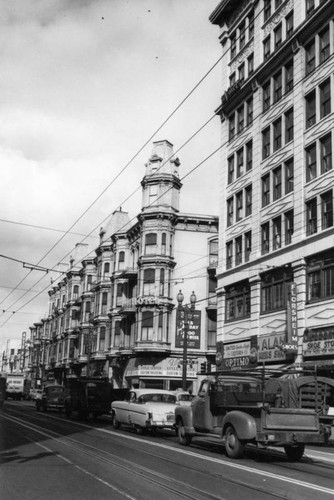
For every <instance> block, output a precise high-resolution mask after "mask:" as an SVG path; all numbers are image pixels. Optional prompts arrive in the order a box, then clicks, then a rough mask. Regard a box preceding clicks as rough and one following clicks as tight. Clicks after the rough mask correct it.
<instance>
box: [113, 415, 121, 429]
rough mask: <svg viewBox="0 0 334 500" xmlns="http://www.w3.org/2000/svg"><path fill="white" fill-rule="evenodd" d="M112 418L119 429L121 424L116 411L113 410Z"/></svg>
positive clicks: (115, 427)
mask: <svg viewBox="0 0 334 500" xmlns="http://www.w3.org/2000/svg"><path fill="white" fill-rule="evenodd" d="M111 419H112V425H113V427H114V429H119V428H120V426H121V424H120V423H119V421H118V420H117V417H116V413H115V412H114V411H113V412H112V415H111Z"/></svg>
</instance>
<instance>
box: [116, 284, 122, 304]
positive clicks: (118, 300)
mask: <svg viewBox="0 0 334 500" xmlns="http://www.w3.org/2000/svg"><path fill="white" fill-rule="evenodd" d="M122 301H123V284H122V283H117V287H116V306H121V305H122Z"/></svg>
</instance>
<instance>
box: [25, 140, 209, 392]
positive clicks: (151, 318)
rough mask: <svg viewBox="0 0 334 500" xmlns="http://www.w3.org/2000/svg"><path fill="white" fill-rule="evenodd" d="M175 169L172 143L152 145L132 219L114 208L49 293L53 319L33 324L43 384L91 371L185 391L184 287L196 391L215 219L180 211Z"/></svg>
mask: <svg viewBox="0 0 334 500" xmlns="http://www.w3.org/2000/svg"><path fill="white" fill-rule="evenodd" d="M179 167H180V162H179V159H178V158H175V157H174V154H173V145H172V144H171V143H169V142H168V141H158V142H155V143H154V144H153V152H152V155H151V157H150V158H149V161H148V162H147V164H146V165H145V170H146V171H145V175H144V177H143V179H142V182H141V186H142V207H141V211H140V213H139V214H138V216H137V217H136V219H135V220H134V221H131V220H130V218H129V216H128V214H127V213H126V212H124V211H122V210H118V211H115V212H114V213H113V215H112V217H111V219H110V221H109V222H108V224H106V226H105V227H102V228H101V229H100V234H99V235H100V242H99V245H98V247H97V248H96V249H95V252H94V255H91V254H89V252H88V249H87V248H85V245H82V244H80V245H78V246H77V248H76V251H75V253H74V255H73V258H72V259H71V261H70V265H69V267H68V269H67V270H66V271H65V272H64V274H63V276H62V277H61V279H60V280H58V281H57V283H54V284H53V286H52V287H51V289H50V290H49V313H48V316H47V317H45V318H43V319H42V321H41V322H40V323H35V324H34V326H33V327H31V341H32V343H33V345H35V344H36V342H35V340H36V339H37V345H38V341H40V346H39V350H40V353H39V355H37V360H38V362H39V364H40V366H41V371H42V374H41V378H42V379H43V380H44V381H45V380H52V379H55V380H57V381H58V382H64V381H65V380H66V379H67V378H68V377H80V376H85V375H87V374H89V375H101V376H105V377H108V378H109V379H110V380H111V381H112V382H113V384H114V387H127V386H128V387H154V388H164V389H171V390H175V389H177V388H179V387H181V385H182V380H181V378H182V356H183V339H184V327H183V325H184V323H183V321H182V317H181V316H182V311H180V310H179V309H178V307H177V305H178V302H177V294H178V292H179V290H180V289H182V292H183V294H184V297H185V303H188V297H189V296H190V295H191V293H192V291H195V293H196V296H197V301H196V306H195V311H194V313H192V314H191V316H190V317H189V324H188V330H187V387H188V389H192V390H195V389H196V388H197V387H196V383H197V382H196V381H197V373H198V371H200V365H201V363H204V362H206V363H210V362H211V363H213V362H214V361H215V354H216V323H217V303H216V295H215V289H216V267H217V260H218V217H216V216H207V215H197V214H182V213H180V212H179V201H180V191H181V187H182V183H181V181H180V177H179ZM185 305H186V304H183V306H185ZM35 361H36V358H35ZM35 366H36V363H35Z"/></svg>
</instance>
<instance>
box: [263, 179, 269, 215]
mask: <svg viewBox="0 0 334 500" xmlns="http://www.w3.org/2000/svg"><path fill="white" fill-rule="evenodd" d="M269 203H270V174H266V175H264V176H263V177H262V206H263V207H266V206H267V205H269Z"/></svg>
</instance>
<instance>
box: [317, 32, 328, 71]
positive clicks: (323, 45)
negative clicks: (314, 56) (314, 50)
mask: <svg viewBox="0 0 334 500" xmlns="http://www.w3.org/2000/svg"><path fill="white" fill-rule="evenodd" d="M329 55H330V46H329V26H327V28H325V29H324V30H323V31H322V32H321V33H319V62H320V64H321V63H322V62H324V61H326V59H328V58H329Z"/></svg>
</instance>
